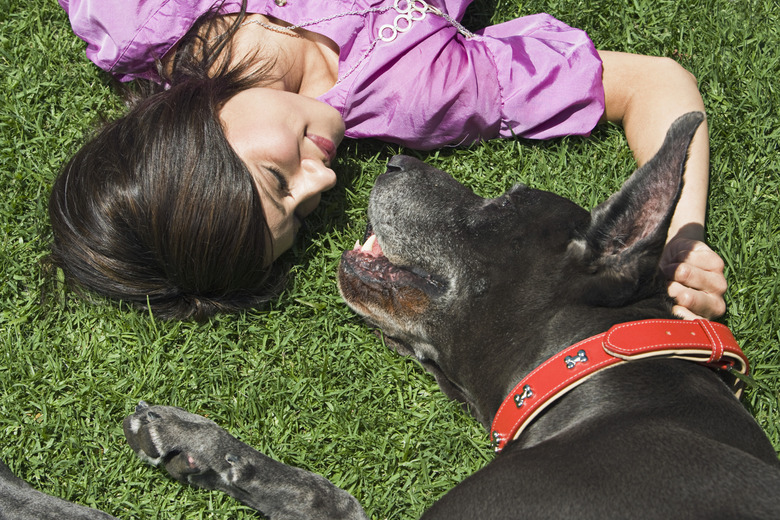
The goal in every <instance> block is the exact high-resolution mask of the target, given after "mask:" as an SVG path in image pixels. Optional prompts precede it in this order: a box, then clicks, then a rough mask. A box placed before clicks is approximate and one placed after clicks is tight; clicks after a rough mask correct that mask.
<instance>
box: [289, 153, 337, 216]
mask: <svg viewBox="0 0 780 520" xmlns="http://www.w3.org/2000/svg"><path fill="white" fill-rule="evenodd" d="M297 181H298V182H296V183H295V184H296V186H295V190H294V191H295V193H294V195H295V199H296V200H297V202H298V210H297V211H296V213H298V214H299V216H301V217H305V216H306V215H308V214H309V213H311V212H312V211H314V208H316V207H317V204H319V202H320V194H321V193H322V192H323V191H327V190H329V189H331V188H333V186H335V185H336V173H335V172H334V171H333V170H331V169H330V168H328V167H327V166H325V164H324V163H323V162H322V161H318V160H314V159H304V160H303V161H301V174H300V178H299V179H298V180H297Z"/></svg>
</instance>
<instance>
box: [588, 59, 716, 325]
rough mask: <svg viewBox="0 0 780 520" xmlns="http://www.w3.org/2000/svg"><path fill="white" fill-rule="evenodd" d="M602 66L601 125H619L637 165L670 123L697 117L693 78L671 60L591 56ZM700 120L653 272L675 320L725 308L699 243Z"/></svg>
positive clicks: (702, 208) (705, 145) (704, 148)
mask: <svg viewBox="0 0 780 520" xmlns="http://www.w3.org/2000/svg"><path fill="white" fill-rule="evenodd" d="M599 55H600V56H601V59H602V61H603V64H604V73H603V79H604V94H605V102H606V112H605V115H604V117H605V119H606V120H607V121H612V122H614V123H619V124H621V125H623V129H624V130H625V133H626V139H627V140H628V145H629V146H630V147H631V150H632V151H633V152H634V157H635V159H636V161H637V163H638V164H639V165H640V166H641V165H642V164H644V163H646V162H647V161H648V160H650V158H652V157H653V155H654V154H655V152H656V151H658V149H659V148H660V147H661V143H662V142H663V139H664V136H665V135H666V131H667V130H668V129H669V126H670V125H671V124H672V122H673V121H674V120H675V119H677V118H678V117H679V116H681V115H682V114H684V113H686V112H691V111H701V112H704V103H703V102H702V99H701V94H699V89H698V86H697V84H696V78H694V77H693V76H692V75H691V74H690V73H689V72H688V71H686V70H685V69H684V68H682V67H681V66H680V65H679V64H678V63H677V62H675V61H674V60H671V59H668V58H656V57H652V56H641V55H637V54H625V53H619V52H610V51H599ZM709 153H710V149H709V136H708V133H707V123H706V121H705V122H704V123H703V124H702V125H701V127H699V130H698V131H697V133H696V135H695V137H694V140H693V143H692V144H691V148H690V152H689V159H688V163H687V166H686V171H685V186H684V187H683V191H682V195H681V196H680V202H679V203H678V205H677V210H676V211H675V213H674V216H673V217H672V223H671V227H670V228H669V235H668V238H667V244H666V248H665V249H664V253H663V256H662V258H661V267H662V269H663V270H664V272H665V273H666V275H667V277H668V278H669V280H670V283H669V295H670V296H672V297H673V298H675V300H676V302H677V305H676V306H675V308H674V311H675V313H677V314H678V315H680V316H682V317H684V318H687V319H692V318H696V317H704V318H714V317H717V316H720V315H722V314H723V313H724V312H725V310H726V304H725V302H724V300H723V295H724V294H725V292H726V288H727V284H726V278H725V277H724V276H723V260H722V259H721V258H720V256H718V254H717V253H715V252H714V251H712V249H710V248H709V247H708V246H707V245H706V244H705V243H704V217H705V213H706V209H707V186H708V182H709V166H710V163H709Z"/></svg>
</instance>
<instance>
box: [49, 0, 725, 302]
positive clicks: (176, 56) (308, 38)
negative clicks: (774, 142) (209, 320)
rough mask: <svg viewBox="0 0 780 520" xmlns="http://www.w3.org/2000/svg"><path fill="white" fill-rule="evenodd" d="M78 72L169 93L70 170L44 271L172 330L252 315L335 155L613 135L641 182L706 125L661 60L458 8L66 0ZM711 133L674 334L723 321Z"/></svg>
mask: <svg viewBox="0 0 780 520" xmlns="http://www.w3.org/2000/svg"><path fill="white" fill-rule="evenodd" d="M60 3H61V5H62V6H63V7H64V8H65V9H66V10H67V11H68V14H69V16H70V19H71V23H72V25H73V28H74V31H75V32H76V33H77V34H78V35H79V36H80V37H82V38H83V39H84V40H85V41H87V43H88V47H87V55H88V56H89V57H90V59H92V60H93V61H95V63H97V64H98V65H99V66H101V67H103V68H104V69H106V70H108V71H110V72H111V73H112V74H114V75H115V76H116V77H118V78H119V79H120V80H123V81H129V80H133V79H141V80H151V81H153V82H158V83H159V84H161V85H163V86H164V87H159V88H157V89H156V90H154V92H153V93H152V94H151V95H149V96H146V97H144V98H143V99H141V101H139V102H138V103H137V104H136V105H135V106H134V107H133V108H132V109H131V110H130V112H129V113H128V114H127V115H125V116H124V117H122V118H120V119H119V120H117V121H115V122H113V123H110V124H109V125H107V126H106V127H105V128H104V129H103V130H102V131H101V132H100V133H98V134H97V135H96V136H95V137H94V138H93V139H92V140H91V141H90V142H88V143H87V144H86V145H85V146H84V148H83V149H82V150H80V151H79V152H78V153H77V154H76V156H74V158H73V159H72V160H71V161H70V163H69V164H68V165H67V166H66V167H65V168H64V169H63V172H62V174H61V175H60V177H59V178H58V180H57V182H56V183H55V186H54V190H53V193H52V197H51V202H50V214H51V219H52V227H53V230H54V236H55V240H54V245H53V258H54V259H55V261H56V262H57V263H58V265H60V266H61V267H62V268H63V270H64V271H65V273H66V276H68V277H69V278H70V279H73V280H75V281H77V282H78V283H79V284H81V285H83V286H85V287H87V288H89V289H91V290H94V291H96V292H99V293H101V294H104V295H106V296H109V297H111V298H115V299H120V300H124V301H127V302H130V303H133V304H135V305H138V306H140V307H146V306H149V307H151V309H152V311H153V312H154V313H155V315H157V316H160V317H165V318H171V317H176V318H186V317H195V318H205V317H207V316H209V315H211V314H213V313H214V312H217V311H220V310H233V309H237V308H242V307H247V306H254V305H257V304H258V303H259V302H261V301H263V300H264V299H265V298H267V297H268V296H269V295H270V294H272V293H273V291H274V289H275V288H276V287H277V286H278V279H279V276H278V274H279V273H277V272H274V270H273V268H272V262H273V261H274V260H275V259H276V258H277V257H278V256H279V254H281V253H282V252H283V251H284V250H285V249H287V248H288V247H289V246H290V244H291V243H292V240H293V237H294V235H295V232H296V230H297V228H298V227H299V225H300V221H301V220H302V219H303V218H304V217H305V216H306V215H307V214H309V213H310V212H311V211H312V210H313V209H314V207H315V206H316V205H317V202H318V201H319V196H320V193H321V192H322V191H324V190H326V189H329V188H330V187H332V186H333V184H334V183H335V174H334V173H333V171H332V170H331V169H330V163H331V161H332V160H333V157H334V154H335V150H336V147H337V146H338V144H339V141H340V140H341V138H342V136H343V135H344V134H346V135H347V136H348V137H354V138H359V137H375V138H379V139H384V140H387V141H390V142H395V143H399V144H403V145H405V146H409V147H411V148H417V149H432V148H436V147H440V146H447V145H459V144H468V143H472V142H476V141H479V140H482V139H489V138H493V137H511V136H515V135H517V136H522V137H526V138H539V139H546V138H552V137H557V136H561V135H583V134H588V133H589V132H590V131H591V129H592V128H593V127H594V126H595V125H596V124H597V123H598V122H599V121H614V122H618V123H621V124H622V125H623V127H624V129H625V132H626V136H627V139H628V143H629V146H630V147H631V149H632V150H633V152H634V155H635V157H636V160H637V162H638V163H639V164H643V163H644V162H645V161H647V160H648V159H649V158H650V157H651V156H652V154H653V153H654V152H655V151H656V150H657V149H658V147H659V146H660V143H661V142H662V140H663V136H664V135H665V132H666V129H667V128H668V127H669V125H670V124H671V122H672V121H673V120H674V119H676V118H677V117H678V116H679V115H681V114H682V113H685V112H688V111H691V110H701V111H703V103H702V101H701V96H700V95H699V92H698V89H697V86H696V82H695V80H694V78H693V77H692V76H691V75H690V74H688V73H687V72H686V71H685V70H684V69H682V68H681V67H680V66H679V65H677V64H676V63H674V62H673V61H671V60H667V59H662V58H652V57H646V56H637V55H629V54H621V53H612V52H605V51H602V52H599V51H596V50H595V48H594V47H593V44H592V43H591V42H590V40H589V39H588V38H587V36H586V35H585V34H584V33H583V32H582V31H579V30H576V29H572V28H570V27H568V26H566V25H565V24H563V23H561V22H559V21H557V20H555V19H553V18H552V17H549V16H547V15H534V16H530V17H524V18H521V19H518V20H513V21H510V22H507V23H505V24H500V25H498V26H493V27H488V28H486V29H484V30H483V31H480V32H478V33H476V34H472V33H470V32H469V31H467V30H466V29H465V28H463V27H462V26H461V25H460V24H459V22H458V20H459V19H460V18H461V17H462V15H463V11H464V10H465V8H466V6H467V5H468V3H470V2H469V0H440V1H435V0H432V1H431V2H429V3H426V2H423V1H421V0H414V1H412V2H409V1H407V0H396V1H393V0H373V1H372V0H342V1H335V0H334V1H329V2H321V1H316V0H295V1H293V0H289V1H288V0H274V1H270V0H245V1H244V2H238V0H235V1H231V0H226V1H224V2H214V1H213V0H196V1H191V2H188V4H187V5H186V6H183V5H179V4H178V3H177V2H173V1H165V0H157V1H147V2H141V1H137V2H126V1H118V0H117V1H115V2H107V1H105V0H102V1H99V2H98V1H97V0H92V1H90V0H70V1H68V0H60ZM708 169H709V149H708V142H707V130H706V128H705V127H702V128H701V129H700V130H699V132H698V134H697V136H696V139H695V140H694V143H693V145H692V147H691V151H690V159H689V162H688V167H687V172H686V179H685V180H686V184H685V188H684V191H683V195H682V198H681V203H680V204H679V205H678V210H677V213H675V215H674V219H673V222H672V228H671V230H670V234H669V242H668V244H667V247H666V250H665V252H664V260H663V265H662V267H663V268H664V270H665V272H666V273H667V277H668V278H669V279H670V285H669V294H670V295H671V296H672V297H674V298H676V300H677V303H678V305H677V307H676V310H677V312H678V313H679V314H681V315H683V316H685V317H692V316H694V315H701V316H705V317H712V316H717V315H719V314H722V313H723V312H724V309H725V305H724V303H723V294H724V292H725V288H726V283H725V278H724V277H723V272H722V270H723V263H722V261H721V259H720V258H719V257H718V256H717V254H715V253H714V252H712V251H711V250H710V249H709V248H708V247H707V246H706V245H705V244H704V243H703V222H704V214H705V208H706V194H707V182H708Z"/></svg>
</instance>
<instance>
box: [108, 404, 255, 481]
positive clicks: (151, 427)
mask: <svg viewBox="0 0 780 520" xmlns="http://www.w3.org/2000/svg"><path fill="white" fill-rule="evenodd" d="M122 427H123V429H124V432H125V438H126V439H127V442H128V444H129V445H130V447H131V448H132V449H133V451H135V453H136V454H137V455H138V457H140V458H141V459H142V460H143V461H145V462H148V463H150V464H153V465H155V466H158V465H160V464H161V463H162V464H164V465H165V469H166V470H168V473H170V474H171V476H173V477H174V478H175V479H177V480H179V481H181V482H185V483H189V484H193V485H196V486H199V487H204V488H208V489H217V488H219V487H221V486H219V484H223V485H224V484H229V483H231V482H232V481H233V480H234V476H235V475H234V473H235V470H236V469H238V468H237V466H240V456H239V455H238V453H239V452H240V451H241V447H242V446H243V443H241V442H240V441H238V440H237V439H235V438H234V437H233V436H231V435H230V434H229V433H227V432H226V431H225V430H223V429H222V428H220V427H219V426H217V424H216V423H215V422H214V421H211V420H209V419H206V418H205V417H202V416H200V415H196V414H193V413H190V412H188V411H186V410H183V409H181V408H175V407H173V406H150V405H148V404H146V403H145V402H143V401H141V402H140V403H139V404H138V406H136V408H135V413H133V414H132V415H129V416H127V417H126V418H125V420H124V423H123V425H122Z"/></svg>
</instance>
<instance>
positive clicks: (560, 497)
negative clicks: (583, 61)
mask: <svg viewBox="0 0 780 520" xmlns="http://www.w3.org/2000/svg"><path fill="white" fill-rule="evenodd" d="M702 119H703V115H702V114H699V113H691V114H687V115H686V116H683V117H682V118H680V119H679V120H678V121H676V122H675V123H674V124H673V126H672V127H671V129H670V130H669V132H668V134H667V137H666V140H665V142H664V144H663V146H662V147H661V149H660V151H659V152H658V153H657V155H656V156H655V157H654V158H653V159H652V160H651V161H650V162H648V163H647V164H646V165H644V166H643V167H641V168H639V169H638V170H637V171H636V172H635V173H634V174H633V175H632V177H631V178H630V179H629V180H628V181H627V182H626V183H625V184H624V186H623V187H622V188H621V190H620V191H619V192H618V193H616V194H614V195H613V196H612V197H610V198H609V199H608V200H607V201H606V202H604V203H602V204H601V205H599V206H597V207H596V208H595V209H594V210H593V211H591V212H588V211H586V210H584V209H582V208H580V207H579V206H577V205H576V204H574V203H573V202H571V201H569V200H567V199H564V198H562V197H559V196H557V195H554V194H552V193H548V192H543V191H539V190H534V189H529V188H527V187H525V186H522V185H518V186H515V187H514V188H512V189H511V190H509V191H508V192H507V193H505V194H504V195H502V196H500V197H497V198H494V199H483V198H480V197H478V196H476V195H475V194H473V193H472V192H471V191H470V190H468V189H467V188H465V187H463V186H462V185H460V184H458V183H457V182H456V181H454V180H453V179H452V178H451V177H450V176H448V175H447V174H445V173H443V172H441V171H439V170H436V169H434V168H432V167H430V166H428V165H425V164H424V163H421V162H419V161H417V160H414V159H411V158H409V157H403V156H398V157H395V158H393V159H391V161H390V162H389V165H388V171H387V173H385V174H384V175H382V176H380V177H379V179H378V180H377V183H376V186H375V188H374V189H373V191H372V194H371V199H370V203H369V209H368V213H369V221H370V223H371V226H370V231H369V232H367V237H366V241H365V243H364V244H363V245H359V244H358V245H357V246H356V247H355V249H353V250H352V251H347V252H345V253H344V255H343V257H342V260H341V265H340V267H339V287H340V290H341V293H342V295H343V297H344V299H345V300H346V302H347V303H348V304H349V305H350V307H352V308H353V309H354V310H355V311H356V312H357V313H358V314H360V315H362V316H363V317H365V319H366V320H367V321H368V322H369V323H370V324H372V325H374V326H377V327H379V328H381V329H382V331H383V333H384V334H385V336H386V337H387V338H388V342H389V343H390V344H391V345H393V347H394V348H395V349H396V350H397V351H398V352H399V353H401V354H404V355H410V356H414V357H415V358H416V359H417V360H419V361H420V363H422V364H423V365H424V366H425V367H426V368H427V369H428V370H429V371H430V372H432V373H433V375H434V376H435V377H436V380H437V382H438V383H439V385H440V387H441V388H442V390H443V391H444V392H445V393H446V394H447V395H449V396H450V397H452V398H455V399H458V400H460V401H461V402H463V403H464V404H465V405H466V406H467V408H468V409H469V410H470V411H471V412H472V413H473V414H474V416H475V417H476V418H477V419H478V420H479V421H480V422H482V423H483V424H484V425H485V426H486V427H487V428H488V429H489V431H490V435H491V436H492V437H493V438H494V440H495V442H496V446H497V449H498V450H500V452H499V454H498V455H497V456H496V457H495V459H494V460H493V461H492V462H491V463H490V464H488V465H487V466H486V467H484V468H483V469H481V470H480V471H478V472H476V473H475V474H474V475H472V476H471V477H469V478H468V479H466V480H465V481H464V482H462V483H461V484H459V485H457V486H456V487H455V488H453V489H452V490H451V491H450V492H449V493H447V494H446V495H445V496H444V497H442V498H441V499H440V500H439V501H438V502H436V503H435V504H434V505H433V506H432V508H431V509H429V510H428V511H427V512H426V513H425V514H424V518H435V519H446V520H452V519H483V518H485V519H487V518H489V519H510V518H511V519H514V518H564V517H570V518H598V519H603V518H663V519H668V518H707V519H711V518H767V519H776V518H780V463H778V458H777V455H776V454H775V451H774V449H773V448H772V445H771V444H770V442H769V440H768V439H767V437H766V436H765V434H764V433H763V432H762V430H761V428H760V427H759V426H758V425H757V423H756V422H755V420H754V419H753V417H752V416H751V415H750V414H749V413H748V412H747V411H746V409H745V408H744V407H743V406H742V405H741V404H740V402H739V400H738V399H737V397H735V393H734V390H735V388H736V389H737V390H738V387H739V385H738V383H739V381H740V380H741V379H742V377H741V376H740V374H741V373H744V372H746V371H747V364H746V360H745V359H744V355H743V354H742V353H741V351H739V349H738V347H737V346H736V345H735V343H734V339H733V337H732V336H731V335H730V333H729V332H728V330H727V329H725V327H723V326H721V325H719V324H715V323H711V322H706V321H703V320H700V321H689V322H686V321H682V320H678V319H676V318H675V317H674V316H673V315H672V312H671V309H672V302H671V300H670V299H669V297H668V296H667V294H666V290H665V281H664V277H663V275H662V274H661V273H660V271H659V269H658V262H659V258H660V254H661V251H662V249H663V246H664V241H665V237H666V235H667V231H668V226H669V222H670V219H671V215H672V213H673V212H674V209H675V207H676V204H677V200H678V198H679V194H680V190H681V186H682V174H683V171H684V168H685V162H686V157H687V150H688V147H689V145H690V142H691V139H692V137H693V135H694V132H695V131H696V129H697V127H698V126H699V124H700V123H701V121H702ZM735 376H737V377H735ZM735 382H736V383H737V385H736V386H735V385H734V383H735ZM124 430H125V434H126V437H127V439H128V442H129V443H130V445H131V446H132V448H133V450H134V451H135V452H136V453H137V454H138V455H139V456H140V457H141V458H143V459H145V460H147V461H149V462H151V463H152V464H163V465H165V467H166V469H167V470H168V472H169V473H170V474H171V475H173V476H174V477H175V478H177V479H178V480H181V481H183V482H187V483H190V484H193V485H195V486H200V487H204V488H209V489H219V490H222V491H224V492H226V493H228V494H230V495H232V496H233V497H235V498H237V499H238V500H240V501H242V502H244V503H246V504H247V505H249V506H251V507H254V508H255V509H257V510H259V511H261V512H263V513H265V514H266V515H268V516H269V517H270V518H273V519H287V518H290V519H293V518H296V519H315V518H316V519H336V518H349V519H358V518H367V516H366V514H365V513H364V511H363V509H362V508H361V506H360V505H359V503H358V502H357V500H356V499H355V498H353V497H352V496H351V495H349V494H348V493H346V492H345V491H343V490H341V489H339V488H337V487H335V486H334V485H332V484H331V483H330V482H329V481H327V480H326V479H324V478H323V477H320V476H318V475H314V474H312V473H309V472H306V471H303V470H300V469H297V468H293V467H290V466H286V465H284V464H281V463H279V462H276V461H273V460H271V459H269V458H268V457H266V456H264V455H263V454H261V453H259V452H258V451H256V450H254V449H252V448H250V447H249V446H247V445H245V444H243V443H241V442H240V441H238V440H236V439H235V438H233V437H232V436H230V435H229V434H228V433H227V432H226V431H224V430H223V429H221V428H219V427H218V426H217V425H216V424H214V423H213V422H212V421H210V420H208V419H205V418H203V417H200V416H197V415H194V414H190V413H188V412H186V411H184V410H181V409H178V408H172V407H166V406H149V405H147V404H145V403H141V404H139V405H138V407H137V409H136V411H135V413H134V414H132V415H131V416H129V417H127V418H126V419H125V422H124ZM20 504H21V505H20ZM0 506H1V507H2V509H0V512H2V513H3V514H2V515H0V516H7V517H9V518H66V517H67V518H77V517H78V518H106V517H107V516H106V515H103V513H99V512H95V511H92V510H87V509H85V508H78V509H67V508H71V507H76V506H72V505H71V504H67V503H64V502H62V501H59V500H58V499H54V498H51V497H46V496H45V495H42V494H40V493H38V492H36V491H33V490H32V489H31V488H29V487H28V486H26V484H24V483H23V482H21V481H19V480H18V479H16V478H15V477H13V476H12V475H10V472H8V471H7V469H6V471H4V472H3V471H0ZM79 515H80V516H79ZM101 515H103V516H101Z"/></svg>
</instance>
